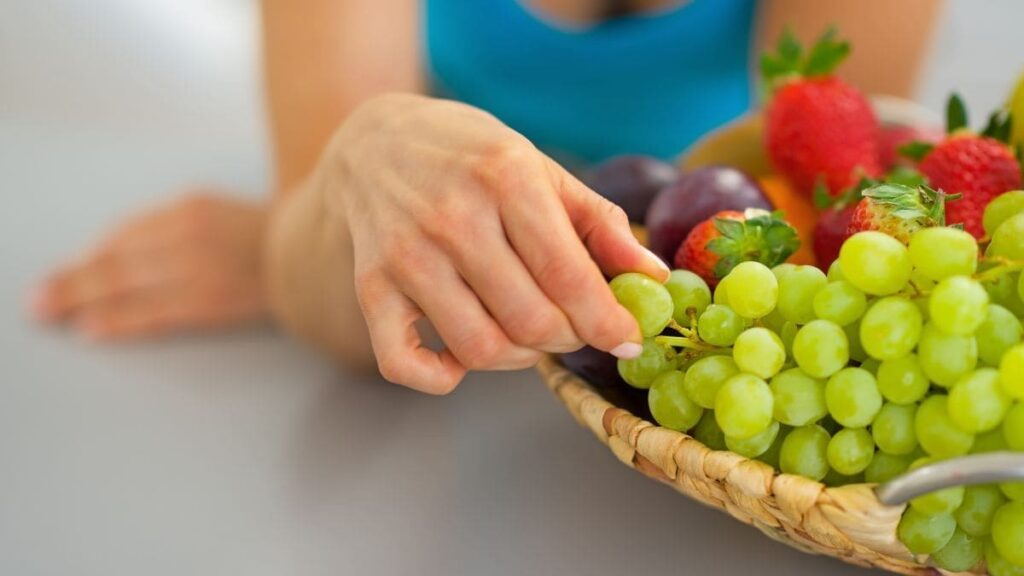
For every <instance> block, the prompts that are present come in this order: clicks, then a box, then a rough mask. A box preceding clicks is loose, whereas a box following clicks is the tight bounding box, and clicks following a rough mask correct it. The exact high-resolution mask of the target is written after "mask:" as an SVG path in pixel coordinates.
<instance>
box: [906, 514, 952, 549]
mask: <svg viewBox="0 0 1024 576" xmlns="http://www.w3.org/2000/svg"><path fill="white" fill-rule="evenodd" d="M955 531H956V520H955V519H953V516H951V515H949V514H938V515H936V516H929V515H927V514H922V513H921V512H918V511H917V510H916V509H914V508H908V509H907V511H906V512H904V513H903V518H902V519H900V523H899V526H898V527H897V528H896V534H897V536H899V539H900V541H901V542H903V544H904V545H905V546H906V547H907V549H908V550H910V551H911V552H913V553H914V554H931V553H933V552H935V551H937V550H939V549H940V548H942V547H943V546H945V545H946V543H947V542H949V539H950V538H952V537H953V532H955Z"/></svg>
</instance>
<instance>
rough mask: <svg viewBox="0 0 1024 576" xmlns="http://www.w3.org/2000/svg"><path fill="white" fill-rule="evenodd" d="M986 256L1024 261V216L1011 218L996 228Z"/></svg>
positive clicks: (1019, 215)
mask: <svg viewBox="0 0 1024 576" xmlns="http://www.w3.org/2000/svg"><path fill="white" fill-rule="evenodd" d="M985 255H986V256H989V257H996V256H998V257H1003V258H1009V259H1010V260H1024V214H1017V215H1015V216H1011V217H1010V218H1007V219H1006V221H1004V222H1003V223H1002V224H1000V225H999V228H996V231H995V232H993V233H992V241H991V242H989V244H988V248H987V249H986V250H985Z"/></svg>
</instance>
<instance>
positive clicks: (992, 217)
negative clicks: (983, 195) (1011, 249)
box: [981, 190, 1024, 236]
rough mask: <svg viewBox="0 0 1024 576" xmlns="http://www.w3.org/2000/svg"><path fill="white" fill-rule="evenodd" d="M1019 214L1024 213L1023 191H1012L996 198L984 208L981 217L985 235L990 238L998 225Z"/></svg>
mask: <svg viewBox="0 0 1024 576" xmlns="http://www.w3.org/2000/svg"><path fill="white" fill-rule="evenodd" d="M1021 212H1024V191H1021V190H1014V191H1012V192H1006V193H1005V194H1000V195H999V196H996V197H995V198H993V199H992V201H991V202H989V203H988V206H985V212H984V214H983V215H982V217H981V225H982V226H983V227H984V228H985V234H987V235H989V236H992V234H994V233H995V231H996V230H997V229H998V228H999V225H1000V224H1002V223H1003V222H1006V221H1007V220H1009V219H1010V218H1012V217H1013V216H1016V215H1017V214H1020V213H1021Z"/></svg>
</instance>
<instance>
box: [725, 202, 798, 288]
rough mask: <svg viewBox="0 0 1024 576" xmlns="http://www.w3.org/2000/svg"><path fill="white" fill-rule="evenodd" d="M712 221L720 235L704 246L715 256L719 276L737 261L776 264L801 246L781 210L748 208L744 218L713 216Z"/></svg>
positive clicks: (794, 230) (794, 231)
mask: <svg viewBox="0 0 1024 576" xmlns="http://www.w3.org/2000/svg"><path fill="white" fill-rule="evenodd" d="M714 222H715V230H717V231H718V233H719V234H720V236H718V237H716V238H714V239H712V240H711V241H709V242H708V243H707V246H705V248H706V249H707V250H708V251H710V252H711V253H713V254H715V255H717V256H718V262H717V263H716V264H715V269H714V274H715V276H716V277H718V278H724V277H725V275H726V274H728V273H729V272H730V271H731V270H732V269H733V268H734V267H735V266H736V265H737V264H739V263H740V262H747V261H751V260H753V261H756V262H760V263H761V264H764V265H765V266H768V267H772V266H776V265H778V264H781V263H782V262H784V261H785V260H786V258H789V256H790V255H791V254H793V252H796V250H797V249H798V248H799V247H800V238H799V237H798V236H797V232H796V229H795V228H793V226H791V225H790V224H789V223H788V222H786V221H785V220H784V219H783V216H782V212H780V211H775V212H765V211H764V210H747V211H746V212H745V213H744V219H743V220H733V219H729V218H715V220H714Z"/></svg>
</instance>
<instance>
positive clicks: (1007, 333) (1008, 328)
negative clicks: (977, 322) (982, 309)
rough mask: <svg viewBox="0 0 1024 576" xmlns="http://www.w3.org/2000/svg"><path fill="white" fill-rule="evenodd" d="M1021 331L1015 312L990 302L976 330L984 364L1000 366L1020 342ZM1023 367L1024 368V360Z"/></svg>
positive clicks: (975, 334)
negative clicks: (1002, 360) (1003, 359)
mask: <svg viewBox="0 0 1024 576" xmlns="http://www.w3.org/2000/svg"><path fill="white" fill-rule="evenodd" d="M1021 333H1022V332H1021V325H1020V320H1018V319H1017V317H1016V316H1014V315H1013V312H1010V311H1009V310H1007V309H1006V308H1003V307H1002V306H1000V305H998V304H989V305H988V309H987V311H986V313H985V320H984V321H983V322H982V323H981V326H978V329H977V330H976V331H975V332H974V339H975V340H977V342H978V358H979V359H980V360H981V361H982V362H983V363H984V364H987V365H989V366H996V367H998V366H999V363H1000V360H1001V359H1002V358H1003V355H1004V354H1006V351H1007V350H1009V349H1010V348H1012V347H1013V346H1014V345H1016V344H1019V343H1020V340H1021ZM1022 356H1024V354H1022ZM1021 368H1022V369H1024V361H1022V365H1021ZM1022 375H1024V374H1022ZM1021 393H1022V394H1024V381H1021Z"/></svg>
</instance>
